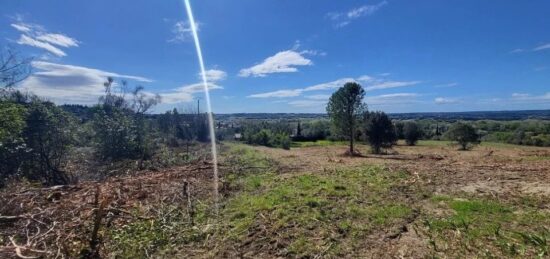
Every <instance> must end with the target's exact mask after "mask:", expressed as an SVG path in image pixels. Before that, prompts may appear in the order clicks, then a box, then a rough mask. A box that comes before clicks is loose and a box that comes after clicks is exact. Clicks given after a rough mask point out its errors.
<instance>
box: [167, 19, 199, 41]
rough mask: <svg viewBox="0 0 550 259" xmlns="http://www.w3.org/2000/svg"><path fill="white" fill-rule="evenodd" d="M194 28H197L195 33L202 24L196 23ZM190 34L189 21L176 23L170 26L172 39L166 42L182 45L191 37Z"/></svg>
mask: <svg viewBox="0 0 550 259" xmlns="http://www.w3.org/2000/svg"><path fill="white" fill-rule="evenodd" d="M195 26H196V27H197V31H199V30H200V28H201V27H202V23H201V22H198V21H197V22H196V23H195ZM192 33H193V31H192V30H191V25H190V24H189V21H177V22H175V23H174V24H173V25H172V37H171V38H170V39H168V42H170V43H182V42H186V41H189V40H190V39H192V37H193V35H192Z"/></svg>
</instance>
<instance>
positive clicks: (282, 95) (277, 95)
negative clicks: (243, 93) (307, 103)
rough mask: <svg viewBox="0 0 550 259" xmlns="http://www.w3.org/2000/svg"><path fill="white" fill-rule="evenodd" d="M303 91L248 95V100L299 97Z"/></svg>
mask: <svg viewBox="0 0 550 259" xmlns="http://www.w3.org/2000/svg"><path fill="white" fill-rule="evenodd" d="M303 91H304V90H303V89H294V90H278V91H273V92H267V93H260V94H252V95H249V96H248V97H249V98H286V97H296V96H300V95H301V94H302V92H303Z"/></svg>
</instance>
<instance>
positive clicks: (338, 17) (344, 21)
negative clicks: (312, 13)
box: [326, 1, 388, 28]
mask: <svg viewBox="0 0 550 259" xmlns="http://www.w3.org/2000/svg"><path fill="white" fill-rule="evenodd" d="M387 4H388V1H382V2H380V3H378V4H375V5H363V6H360V7H357V8H353V9H351V10H349V11H347V12H331V13H328V14H327V15H326V17H328V18H329V19H330V20H332V21H333V23H334V27H336V28H341V27H344V26H346V25H348V24H350V23H351V22H352V21H353V20H355V19H358V18H360V17H363V16H369V15H373V14H374V13H376V11H378V10H379V9H380V8H382V7H383V6H385V5H387Z"/></svg>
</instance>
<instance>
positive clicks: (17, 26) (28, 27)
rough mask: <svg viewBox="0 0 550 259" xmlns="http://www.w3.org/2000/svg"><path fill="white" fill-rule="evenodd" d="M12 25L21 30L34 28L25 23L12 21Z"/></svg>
mask: <svg viewBox="0 0 550 259" xmlns="http://www.w3.org/2000/svg"><path fill="white" fill-rule="evenodd" d="M10 25H11V27H13V28H15V29H16V30H18V31H20V32H30V31H31V30H32V29H31V26H29V25H27V24H24V23H12V24H10Z"/></svg>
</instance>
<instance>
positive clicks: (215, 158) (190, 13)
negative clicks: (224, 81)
mask: <svg viewBox="0 0 550 259" xmlns="http://www.w3.org/2000/svg"><path fill="white" fill-rule="evenodd" d="M184 2H185V9H186V10H187V16H188V17H189V24H190V26H191V31H192V32H193V39H194V40H195V49H196V50H197V56H198V58H199V65H200V68H201V77H202V84H203V87H204V95H205V97H206V106H207V109H208V127H209V130H210V145H211V147H212V163H213V164H214V202H215V207H216V209H215V210H216V214H218V196H219V195H218V152H217V149H216V134H215V132H214V118H213V116H212V105H211V104H210V93H209V91H208V82H207V80H206V71H205V69H204V61H203V59H202V50H201V44H200V42H199V35H198V34H197V27H196V24H195V18H193V11H192V10H191V4H190V3H189V0H184Z"/></svg>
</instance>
